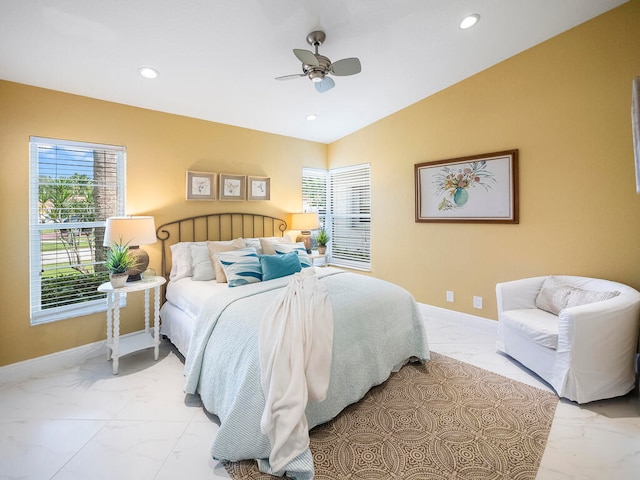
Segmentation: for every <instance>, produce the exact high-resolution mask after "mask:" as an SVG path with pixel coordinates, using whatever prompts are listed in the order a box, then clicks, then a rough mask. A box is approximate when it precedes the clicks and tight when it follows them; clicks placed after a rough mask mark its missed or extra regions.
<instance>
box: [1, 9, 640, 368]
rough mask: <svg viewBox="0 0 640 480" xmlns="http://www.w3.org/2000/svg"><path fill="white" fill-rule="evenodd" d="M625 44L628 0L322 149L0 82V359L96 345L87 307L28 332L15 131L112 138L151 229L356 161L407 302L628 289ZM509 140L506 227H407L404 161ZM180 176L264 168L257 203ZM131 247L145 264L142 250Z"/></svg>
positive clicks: (636, 230)
mask: <svg viewBox="0 0 640 480" xmlns="http://www.w3.org/2000/svg"><path fill="white" fill-rule="evenodd" d="M638 52H640V1H639V0H632V1H631V2H629V3H627V4H625V5H623V6H621V7H619V8H617V9H615V10H612V11H611V12H609V13H606V14H604V15H602V16H600V17H598V18H596V19H594V20H592V21H590V22H587V23H585V24H583V25H581V26H578V27H577V28H575V29H573V30H571V31H569V32H566V33H564V34H562V35H560V36H558V37H555V38H553V39H551V40H549V41H547V42H545V43H543V44H541V45H539V46H536V47H534V48H532V49H530V50H528V51H526V52H523V53H521V54H520V55H517V56H516V57H513V58H511V59H509V60H507V61H505V62H502V63H500V64H499V65H497V66H495V67H492V68H490V69H488V70H486V71H484V72H481V73H480V74H478V75H476V76H474V77H472V78H469V79H467V80H465V81H463V82H460V83H459V84H457V85H454V86H453V87H451V88H448V89H446V90H444V91H442V92H440V93H438V94H436V95H433V96H431V97H429V98H427V99H425V100H423V101H421V102H419V103H417V104H415V105H413V106H411V107H409V108H406V109H404V110H403V111H401V112H398V113H396V114H394V115H391V116H389V117H387V118H385V119H383V120H381V121H379V122H377V123H375V124H374V125H371V126H369V127H367V128H365V129H363V130H361V131H359V132H356V133H354V134H352V135H349V136H348V137H346V138H344V139H342V140H340V141H337V142H335V143H333V144H331V145H329V146H328V147H327V146H325V145H320V144H315V143H313V142H305V141H301V140H294V139H290V138H286V137H280V136H276V135H270V134H265V133H259V132H255V131H250V130H245V129H240V128H235V127H230V126H224V125H219V124H214V123H209V122H204V121H199V120H193V119H189V118H185V117H179V116H175V115H168V114H163V113H158V112H152V111H148V110H143V109H137V108H133V107H127V106H123V105H117V104H112V103H107V102H101V101H97V100H91V99H87V98H83V97H77V96H72V95H66V94H62V93H58V92H51V91H47V90H42V89H37V88H31V87H26V86H22V85H16V84H12V83H7V82H0V169H1V170H0V218H1V219H2V221H3V228H4V233H3V235H1V236H0V249H1V250H0V251H2V252H3V253H5V255H6V257H5V258H4V266H5V273H3V274H2V276H0V309H1V310H0V332H1V333H0V365H2V364H8V363H12V362H16V361H19V360H23V359H27V358H31V357H35V356H38V355H44V354H47V353H51V352H55V351H59V350H64V349H67V348H71V347H74V346H79V345H83V344H86V343H89V342H94V341H98V340H102V339H104V338H105V325H104V316H103V315H94V316H90V317H84V318H79V319H71V320H66V321H63V322H57V323H54V324H48V325H42V326H37V327H30V326H29V313H28V299H29V297H28V281H29V279H28V269H27V268H26V265H27V264H28V259H29V256H28V248H27V241H28V197H27V193H28V148H27V144H28V140H29V135H37V136H43V137H57V138H64V139H72V140H82V141H90V142H98V143H113V144H119V145H126V146H127V161H128V164H127V178H128V187H127V205H128V212H127V213H129V214H151V215H154V216H155V217H156V221H157V222H158V224H160V223H162V222H164V221H167V220H172V219H175V218H179V217H182V216H186V215H188V214H194V215H195V214H199V213H205V212H208V211H212V210H215V211H222V210H231V209H233V210H236V211H239V210H243V209H252V210H259V211H260V212H263V213H269V214H276V216H278V215H277V214H281V213H284V212H292V211H296V210H298V209H299V206H300V174H301V167H302V166H311V167H325V166H326V165H327V162H328V165H329V166H330V167H337V166H343V165H351V164H356V163H363V162H370V163H371V166H372V182H373V217H374V221H373V224H372V229H373V235H372V274H373V275H375V276H377V277H380V278H384V279H387V280H390V281H393V282H396V283H398V284H400V285H402V286H404V287H406V288H407V289H409V290H410V291H411V292H412V293H413V294H414V295H415V296H416V298H417V300H418V301H420V302H424V303H428V304H432V305H437V306H441V307H445V308H450V309H453V310H458V311H462V312H467V313H472V314H476V315H481V316H486V317H488V318H496V307H495V293H494V292H495V290H494V289H495V284H496V282H500V281H504V280H509V279H514V278H521V277H527V276H531V275H542V274H547V273H566V274H576V275H587V276H595V277H602V278H609V279H613V280H617V281H620V282H623V283H627V284H629V285H631V286H633V287H635V288H639V289H640V273H639V272H640V254H639V250H638V245H640V225H639V223H640V222H638V220H639V219H640V197H638V196H637V195H636V193H635V179H634V167H633V150H632V140H631V138H632V137H631V122H630V100H631V80H632V78H633V77H634V76H637V75H640V55H638ZM434 68H437V66H434ZM389 94H393V91H390V92H389ZM513 148H518V149H519V150H520V223H519V224H518V225H481V224H452V225H446V224H416V223H415V222H414V215H415V211H414V177H413V167H414V164H416V163H421V162H427V161H434V160H440V159H446V158H455V157H459V156H466V155H472V154H479V153H487V152H494V151H499V150H507V149H513ZM189 169H190V170H204V171H215V172H226V173H239V174H254V175H267V176H270V177H271V182H272V184H271V195H272V200H271V201H270V202H264V203H233V202H232V203H221V202H216V203H212V204H209V203H200V202H186V201H185V200H184V188H185V187H184V175H185V173H184V172H185V170H189ZM147 250H148V251H149V252H150V254H151V257H152V258H151V263H152V266H154V263H155V267H156V268H157V269H159V265H158V262H159V259H158V251H157V250H156V249H154V248H153V247H151V248H148V249H147ZM8 252H9V253H8ZM445 290H453V291H454V292H455V294H456V301H455V303H446V302H445ZM473 295H480V296H482V297H483V298H484V304H485V305H484V309H483V310H475V309H473V308H472V303H471V299H472V296H473ZM140 315H141V303H140V301H139V300H137V299H136V298H135V297H131V299H130V306H129V307H127V309H126V311H125V318H126V321H125V330H128V331H132V330H136V329H139V328H141V325H139V323H140V321H139V320H137V318H139V316H140Z"/></svg>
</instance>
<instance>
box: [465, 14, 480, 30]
mask: <svg viewBox="0 0 640 480" xmlns="http://www.w3.org/2000/svg"><path fill="white" fill-rule="evenodd" d="M479 21H480V15H478V14H477V13H474V14H472V15H467V16H466V17H464V18H463V19H462V21H461V22H460V28H461V29H463V30H466V29H467V28H471V27H473V26H474V25H475V24H476V23H478V22H479Z"/></svg>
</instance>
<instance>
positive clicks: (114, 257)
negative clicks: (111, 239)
mask: <svg viewBox="0 0 640 480" xmlns="http://www.w3.org/2000/svg"><path fill="white" fill-rule="evenodd" d="M134 263H135V259H134V258H133V256H132V255H131V253H129V245H127V244H126V243H124V244H123V243H122V241H120V242H115V243H114V244H113V245H111V247H109V250H108V251H107V259H106V260H105V262H104V266H105V268H106V269H107V270H108V271H109V281H110V282H111V286H112V287H113V288H120V287H124V285H125V283H127V279H128V278H129V274H128V273H127V272H128V271H129V269H130V268H131V267H133V264H134Z"/></svg>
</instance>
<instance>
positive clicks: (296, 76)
mask: <svg viewBox="0 0 640 480" xmlns="http://www.w3.org/2000/svg"><path fill="white" fill-rule="evenodd" d="M300 77H304V73H295V74H293V75H283V76H282V77H276V80H293V79H294V78H300Z"/></svg>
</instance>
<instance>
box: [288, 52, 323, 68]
mask: <svg viewBox="0 0 640 480" xmlns="http://www.w3.org/2000/svg"><path fill="white" fill-rule="evenodd" d="M293 54H294V55H295V56H296V57H298V60H300V61H301V62H302V63H303V64H304V65H312V66H314V67H317V66H318V65H319V63H318V59H317V58H316V56H315V55H314V54H313V52H310V51H309V50H300V49H298V48H294V49H293Z"/></svg>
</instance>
